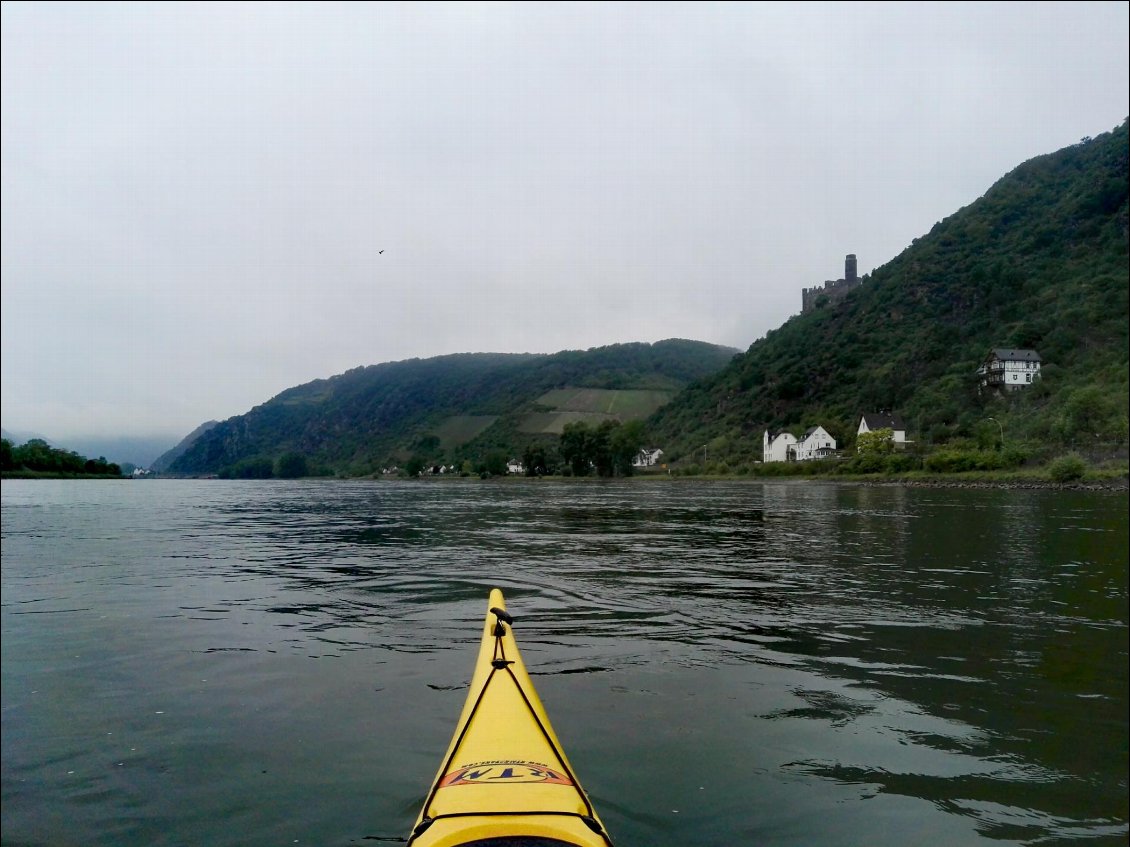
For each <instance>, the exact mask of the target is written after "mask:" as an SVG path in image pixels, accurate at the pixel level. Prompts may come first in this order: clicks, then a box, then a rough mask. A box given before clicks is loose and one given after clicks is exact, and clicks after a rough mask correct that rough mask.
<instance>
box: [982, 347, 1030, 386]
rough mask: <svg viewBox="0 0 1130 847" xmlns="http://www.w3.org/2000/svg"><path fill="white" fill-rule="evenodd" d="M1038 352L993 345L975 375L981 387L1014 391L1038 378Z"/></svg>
mask: <svg viewBox="0 0 1130 847" xmlns="http://www.w3.org/2000/svg"><path fill="white" fill-rule="evenodd" d="M1040 364H1041V360H1040V354H1039V353H1037V352H1036V351H1035V350H1012V349H1009V348H1005V347H994V348H993V349H992V350H990V351H989V355H988V356H986V357H985V361H984V362H982V364H981V367H979V368H977V376H978V377H979V378H980V381H981V388H982V389H985V388H999V389H1004V390H1006V391H1015V390H1016V389H1018V388H1025V387H1026V386H1029V385H1031V384H1032V383H1033V382H1035V381H1036V380H1037V379H1039V378H1040Z"/></svg>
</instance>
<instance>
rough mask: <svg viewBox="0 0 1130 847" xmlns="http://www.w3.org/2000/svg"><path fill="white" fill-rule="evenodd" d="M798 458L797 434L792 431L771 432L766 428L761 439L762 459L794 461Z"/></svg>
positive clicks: (765, 460)
mask: <svg viewBox="0 0 1130 847" xmlns="http://www.w3.org/2000/svg"><path fill="white" fill-rule="evenodd" d="M795 459H796V436H795V435H793V434H792V433H791V432H785V431H784V430H781V431H780V432H774V433H770V432H769V430H765V435H764V437H763V438H762V440H761V461H763V462H792V461H794V460H795Z"/></svg>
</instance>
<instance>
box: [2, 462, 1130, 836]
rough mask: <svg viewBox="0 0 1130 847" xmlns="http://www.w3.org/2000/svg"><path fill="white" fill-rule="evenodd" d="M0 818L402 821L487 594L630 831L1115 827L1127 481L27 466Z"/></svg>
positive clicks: (218, 831) (605, 803) (11, 518)
mask: <svg viewBox="0 0 1130 847" xmlns="http://www.w3.org/2000/svg"><path fill="white" fill-rule="evenodd" d="M2 503H3V521H2V526H3V529H2V536H3V551H2V552H3V604H2V615H0V622H2V640H0V643H2V648H3V685H2V692H3V726H2V729H3V757H2V758H3V797H2V800H3V830H2V839H3V844H4V845H13V847H14V845H40V844H42V845H80V844H81V845H197V844H199V845H282V844H307V845H346V844H379V843H382V841H380V840H374V839H385V838H394V837H403V836H405V835H406V834H407V832H408V830H409V828H410V827H411V824H412V822H413V820H414V818H415V815H416V813H417V811H418V808H419V804H420V803H421V802H422V799H423V794H424V792H425V791H426V789H427V787H428V785H429V782H430V780H431V778H432V776H433V774H434V772H435V769H436V768H437V767H438V766H439V763H440V758H441V756H442V755H443V752H444V750H445V749H446V746H447V743H448V741H449V739H450V736H451V733H452V731H453V729H454V724H455V720H456V718H457V716H458V713H459V710H460V708H461V706H462V701H463V698H464V695H465V686H466V683H467V680H468V677H469V675H470V670H471V663H472V661H473V659H474V654H475V645H476V643H477V639H478V637H479V629H480V626H481V621H482V616H483V614H484V612H485V607H486V599H487V592H488V590H489V589H490V588H491V587H492V586H498V587H500V588H502V589H503V590H504V591H505V592H506V596H507V602H508V604H509V606H510V610H511V611H512V612H513V614H514V615H515V618H516V620H517V623H516V627H515V632H516V634H517V636H518V639H519V643H520V645H521V646H522V648H523V653H524V655H525V658H526V662H527V664H528V665H529V667H530V670H531V672H532V673H533V674H534V680H535V683H536V684H537V686H538V689H539V692H540V694H541V696H542V699H543V701H544V702H545V704H546V707H547V709H548V710H549V714H550V717H551V718H552V719H553V722H554V724H555V726H556V729H557V731H558V734H559V735H560V736H561V739H562V741H563V743H564V745H565V748H566V750H567V751H568V753H569V755H570V758H571V759H572V761H573V765H574V766H575V768H576V770H577V772H578V774H579V775H580V777H581V779H582V781H583V782H584V784H585V787H586V788H587V789H588V791H589V793H590V794H591V795H592V797H593V800H594V802H595V804H596V807H597V809H598V810H599V812H600V813H601V815H602V817H603V818H604V821H605V823H606V824H607V825H608V827H609V829H610V830H611V832H612V835H613V837H614V839H615V840H616V843H617V845H618V847H645V845H646V846H647V847H650V845H661V846H663V847H665V846H666V845H671V847H676V846H677V847H684V845H746V844H748V845H899V847H903V846H904V845H911V844H924V845H967V844H982V845H983V844H989V843H995V844H1040V845H1044V844H1055V845H1059V844H1064V845H1066V844H1095V845H1098V844H1126V843H1127V837H1128V834H1130V826H1128V820H1130V815H1128V801H1127V788H1128V786H1127V738H1128V731H1127V705H1128V703H1130V696H1128V689H1127V675H1128V674H1127V661H1128V657H1127V652H1128V650H1127V632H1128V630H1127V624H1128V586H1127V570H1128V568H1127V561H1128V556H1127V546H1128V542H1127V529H1128V517H1127V506H1128V503H1127V496H1126V494H1125V493H1120V494H1108V493H1085V492H1047V491H968V490H928V489H905V488H868V487H861V486H840V485H833V484H823V483H811V482H808V483H804V482H801V483H769V484H764V485H762V484H759V483H755V482H734V483H720V482H684V481H661V482H644V481H628V482H625V483H609V484H601V483H597V482H589V483H576V482H574V483H568V482H548V481H543V482H533V481H531V482H508V483H482V482H478V481H475V482H444V483H374V482H358V483H344V482H330V481H325V482H298V483H284V482H266V483H254V482H247V483H235V482H230V483H224V482H215V481H212V482H204V481H200V482H190V481H143V482H128V481H127V482H121V483H114V482H93V481H91V482H63V481H60V482H52V481H44V482H40V481H18V480H17V481H11V480H6V481H4V483H3V485H2Z"/></svg>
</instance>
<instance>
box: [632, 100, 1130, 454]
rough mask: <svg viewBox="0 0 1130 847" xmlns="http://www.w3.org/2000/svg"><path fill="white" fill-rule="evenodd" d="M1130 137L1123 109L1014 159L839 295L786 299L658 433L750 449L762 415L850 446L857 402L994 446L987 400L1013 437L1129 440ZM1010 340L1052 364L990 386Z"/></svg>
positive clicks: (935, 439)
mask: <svg viewBox="0 0 1130 847" xmlns="http://www.w3.org/2000/svg"><path fill="white" fill-rule="evenodd" d="M1128 149H1130V144H1128V132H1127V124H1126V123H1123V124H1122V125H1121V126H1120V127H1118V128H1116V129H1115V130H1113V131H1112V132H1110V133H1106V134H1104V135H1101V136H1098V137H1095V138H1094V139H1091V140H1089V141H1088V142H1086V143H1084V144H1077V145H1073V146H1072V147H1069V148H1066V149H1064V150H1060V151H1058V152H1056V153H1053V154H1050V155H1047V156H1041V157H1039V158H1036V159H1033V160H1031V161H1029V162H1026V163H1024V164H1023V165H1021V166H1019V167H1018V168H1016V169H1015V170H1014V171H1013V172H1012V173H1009V174H1007V175H1005V176H1004V177H1003V178H1002V179H1000V180H999V181H998V182H997V183H996V184H995V185H993V186H992V187H991V188H990V189H989V191H987V192H986V193H985V195H984V196H983V197H981V198H980V199H979V200H977V201H976V202H974V203H973V204H971V205H969V206H967V207H966V208H963V209H961V210H960V211H958V212H956V213H955V214H953V215H952V216H950V217H948V218H946V219H945V220H943V221H941V222H939V223H937V224H936V225H935V226H934V227H933V229H932V230H931V231H930V232H929V233H928V234H926V235H924V236H923V237H921V238H918V239H916V240H915V241H914V243H913V244H911V245H910V246H909V247H908V248H907V249H906V250H905V251H903V253H902V254H901V255H899V256H897V257H895V258H894V259H892V260H891V261H889V262H888V263H887V264H885V265H884V266H882V267H879V268H877V269H876V270H875V271H874V272H873V273H872V274H871V275H870V278H869V279H868V280H867V281H866V282H865V283H864V284H863V285H861V286H860V287H859V288H858V289H857V290H855V291H853V292H852V293H851V294H850V295H849V296H848V297H847V298H846V299H845V300H844V301H843V302H842V303H839V304H828V305H826V306H825V307H824V308H822V309H818V310H816V311H815V312H812V313H809V314H803V315H798V316H795V317H793V318H792V319H790V320H789V321H788V322H786V323H785V324H784V325H783V326H781V327H780V328H778V329H775V330H772V331H770V332H769V333H767V334H766V336H765V337H764V338H762V339H759V340H758V341H757V342H755V343H754V344H753V345H752V346H751V347H750V348H749V350H748V351H747V352H746V353H745V354H744V355H742V356H739V357H736V358H735V359H734V361H733V362H732V363H731V364H730V365H729V366H728V367H726V368H724V369H723V370H721V371H719V372H718V373H716V374H713V375H711V376H709V377H706V378H704V379H702V380H700V381H698V382H696V383H693V384H692V385H690V386H688V388H687V389H686V390H685V391H684V392H683V393H682V394H681V395H680V396H679V397H677V398H676V399H675V400H673V401H672V402H671V403H669V404H667V405H665V406H663V407H662V408H661V409H659V410H658V411H657V412H656V413H655V414H654V415H653V416H652V417H651V418H650V419H649V421H648V427H649V430H650V431H651V433H652V438H653V439H654V440H655V441H656V443H659V444H662V445H663V448H664V450H665V451H666V452H667V453H668V454H669V455H679V456H689V455H691V453H692V451H693V450H694V449H695V448H696V446H697V445H701V444H703V443H705V442H707V441H709V440H711V439H713V438H717V437H724V438H725V439H726V442H727V444H728V445H730V446H729V447H728V451H727V452H726V453H725V454H722V453H720V454H719V456H718V458H720V459H724V460H726V461H730V462H735V461H736V462H741V461H745V460H746V456H745V455H743V454H742V450H743V448H742V447H741V446H740V445H742V444H743V443H747V444H748V443H749V442H751V441H754V440H756V441H760V436H761V433H762V432H763V431H764V430H765V429H770V430H775V429H781V428H785V427H789V426H791V425H793V424H795V423H797V422H798V421H805V422H808V421H812V422H815V423H820V424H822V425H823V426H824V427H825V428H826V429H828V430H829V432H831V434H832V435H833V436H834V437H835V438H836V439H837V441H838V442H839V444H840V448H841V449H844V450H847V449H850V447H851V438H852V437H853V433H854V432H855V430H856V427H857V425H858V423H859V419H860V415H861V414H863V413H865V412H872V411H876V410H879V409H890V410H893V411H895V412H896V413H898V414H899V415H900V417H902V419H903V420H904V421H905V422H906V423H907V426H908V433H907V436H908V438H910V439H911V440H914V441H915V442H916V443H917V445H918V447H919V448H920V449H924V450H929V449H930V448H932V447H936V446H938V445H940V444H949V443H952V442H954V441H955V440H961V439H969V438H973V439H980V440H981V441H982V443H983V446H984V447H985V448H989V447H992V446H995V444H994V442H999V441H1001V440H1002V439H1001V437H1000V434H1001V431H1000V430H999V429H997V427H996V426H995V425H992V424H990V425H988V426H986V425H985V424H984V420H985V418H986V417H992V418H994V419H995V420H996V421H999V422H1000V425H1001V429H1003V434H1004V438H1003V441H1004V444H1005V445H1007V444H1009V443H1011V442H1014V441H1019V442H1025V443H1028V442H1030V443H1033V444H1037V445H1055V446H1069V447H1070V446H1074V447H1075V448H1076V449H1084V448H1086V449H1088V450H1090V449H1092V448H1093V447H1098V446H1107V445H1118V444H1125V443H1126V438H1127V436H1126V432H1127V416H1126V409H1127V406H1128V403H1130V396H1128V390H1127V374H1128V370H1130V356H1128V348H1130V344H1128V326H1130V307H1128V296H1127V292H1128V289H1130V270H1128V269H1130V262H1128V257H1127V237H1126V232H1127V228H1128V222H1130V213H1128V195H1130V191H1128V182H1127V174H1128V172H1130V168H1128ZM797 296H798V298H799V292H797ZM1010 345H1019V346H1024V347H1031V348H1034V349H1036V350H1037V351H1038V352H1039V353H1040V355H1041V358H1042V359H1043V363H1044V364H1043V367H1042V371H1041V373H1042V378H1041V379H1039V380H1038V381H1037V382H1036V383H1035V384H1033V386H1032V387H1030V388H1025V389H1023V390H1020V391H1016V392H1012V393H1007V394H1004V395H996V394H989V393H985V394H982V393H979V391H978V381H977V378H976V369H977V367H978V366H979V364H980V363H981V362H982V361H983V360H984V357H985V356H986V354H987V353H988V351H989V350H990V349H991V348H993V347H1008V346H1010ZM989 427H991V429H990V428H989ZM982 428H984V431H983V432H982V431H981V430H982ZM991 435H995V436H996V437H995V439H994V438H990V436H991ZM712 458H714V457H713V456H712Z"/></svg>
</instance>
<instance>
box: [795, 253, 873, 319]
mask: <svg viewBox="0 0 1130 847" xmlns="http://www.w3.org/2000/svg"><path fill="white" fill-rule="evenodd" d="M862 283H863V280H862V279H860V278H859V277H858V276H857V275H856V264H855V254H854V253H849V254H848V256H847V258H846V259H845V260H844V278H843V279H829V280H827V281H825V283H824V284H823V285H822V286H821V285H816V286H813V287H812V288H802V289H801V292H800V299H801V314H802V315H803V314H807V313H808V312H811V311H812V310H813V309H815V308H816V301H817V300H819V299H820V298H821V297H827V298H828V303H829V305H832V304H835V303H839V302H840V301H841V300H843V299H844V298H845V297H847V296H848V293H849V292H851V291H854V290H855V289H857V288H859V286H860V285H861V284H862Z"/></svg>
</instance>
